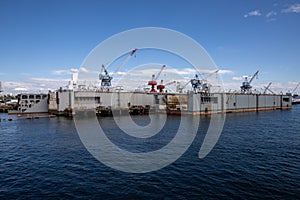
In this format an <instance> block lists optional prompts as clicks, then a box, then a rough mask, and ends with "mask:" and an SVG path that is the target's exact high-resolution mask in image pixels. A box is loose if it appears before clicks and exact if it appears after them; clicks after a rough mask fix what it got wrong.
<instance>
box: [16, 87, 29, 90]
mask: <svg viewBox="0 0 300 200" xmlns="http://www.w3.org/2000/svg"><path fill="white" fill-rule="evenodd" d="M14 90H15V91H27V90H28V89H27V88H21V87H19V88H15V89H14Z"/></svg>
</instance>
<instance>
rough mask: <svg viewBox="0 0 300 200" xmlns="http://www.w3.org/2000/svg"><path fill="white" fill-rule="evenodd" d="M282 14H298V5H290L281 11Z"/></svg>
mask: <svg viewBox="0 0 300 200" xmlns="http://www.w3.org/2000/svg"><path fill="white" fill-rule="evenodd" d="M282 12H283V13H300V3H296V4H293V5H290V6H289V7H288V8H285V9H283V10H282Z"/></svg>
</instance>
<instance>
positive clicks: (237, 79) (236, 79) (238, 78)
mask: <svg viewBox="0 0 300 200" xmlns="http://www.w3.org/2000/svg"><path fill="white" fill-rule="evenodd" d="M231 79H232V80H233V81H242V80H243V77H232V78H231Z"/></svg>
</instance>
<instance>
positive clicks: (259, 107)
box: [48, 89, 292, 116]
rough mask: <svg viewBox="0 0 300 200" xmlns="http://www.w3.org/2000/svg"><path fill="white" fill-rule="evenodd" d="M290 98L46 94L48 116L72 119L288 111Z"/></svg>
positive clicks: (188, 94)
mask: <svg viewBox="0 0 300 200" xmlns="http://www.w3.org/2000/svg"><path fill="white" fill-rule="evenodd" d="M291 105H292V97H291V95H288V94H287V95H283V94H252V93H249V94H248V93H194V92H188V93H142V92H101V91H74V90H68V89H66V90H62V89H61V90H58V91H55V92H51V93H49V95H48V108H49V112H50V113H51V114H56V115H68V116H72V115H74V114H75V113H76V110H91V109H93V110H95V111H96V112H97V113H100V114H101V113H102V114H103V115H105V113H107V115H110V113H112V112H114V111H120V112H130V113H131V114H145V113H149V111H150V112H167V113H169V114H182V113H184V114H193V115H198V114H200V115H203V114H214V113H224V112H227V113H232V112H256V111H263V110H276V109H290V108H291Z"/></svg>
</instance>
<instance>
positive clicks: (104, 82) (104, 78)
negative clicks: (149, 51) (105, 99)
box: [99, 48, 138, 89]
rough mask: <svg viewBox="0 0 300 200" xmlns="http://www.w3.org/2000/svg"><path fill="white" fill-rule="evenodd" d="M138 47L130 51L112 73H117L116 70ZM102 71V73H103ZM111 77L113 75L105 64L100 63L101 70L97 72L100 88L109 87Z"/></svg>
mask: <svg viewBox="0 0 300 200" xmlns="http://www.w3.org/2000/svg"><path fill="white" fill-rule="evenodd" d="M137 50H138V49H137V48H135V49H134V50H132V51H131V53H130V54H129V55H128V56H127V57H126V59H125V60H124V61H123V62H122V63H121V64H120V65H119V66H118V67H117V69H116V70H115V72H114V73H113V75H115V74H117V72H118V71H119V70H120V69H121V68H122V67H123V66H124V65H125V64H126V63H127V62H128V61H129V59H130V57H132V56H133V55H134V54H135V52H136V51H137ZM103 72H104V74H103ZM112 79H113V76H112V75H110V74H109V73H108V71H107V69H106V68H105V66H104V65H103V64H102V68H101V72H100V74H99V80H100V81H101V87H102V89H104V88H109V87H110V86H111V80H112Z"/></svg>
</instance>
